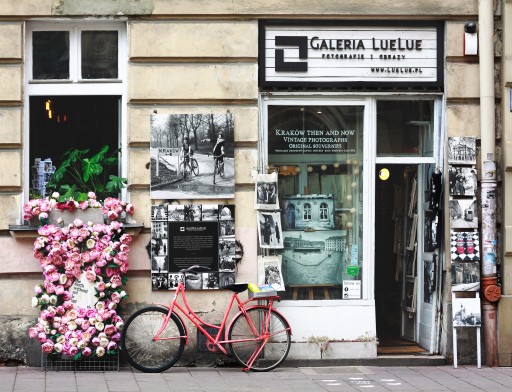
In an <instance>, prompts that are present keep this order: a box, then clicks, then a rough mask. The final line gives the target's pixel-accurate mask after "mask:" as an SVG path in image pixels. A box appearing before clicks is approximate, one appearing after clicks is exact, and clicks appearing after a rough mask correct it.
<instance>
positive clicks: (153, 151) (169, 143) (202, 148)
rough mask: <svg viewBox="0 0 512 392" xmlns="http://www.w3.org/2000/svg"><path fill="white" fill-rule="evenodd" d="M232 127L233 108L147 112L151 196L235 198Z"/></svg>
mask: <svg viewBox="0 0 512 392" xmlns="http://www.w3.org/2000/svg"><path fill="white" fill-rule="evenodd" d="M234 131H235V129H234V118H233V114H232V113H208V114H156V113H154V114H152V115H151V117H150V155H151V175H150V180H151V186H150V193H151V198H152V199H175V200H176V199H213V198H215V199H228V198H234V197H235V162H234ZM214 172H215V173H214Z"/></svg>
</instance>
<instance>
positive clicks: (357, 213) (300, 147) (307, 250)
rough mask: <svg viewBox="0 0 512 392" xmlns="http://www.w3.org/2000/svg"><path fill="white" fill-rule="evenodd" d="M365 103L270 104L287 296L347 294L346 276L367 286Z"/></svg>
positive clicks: (271, 149) (270, 144)
mask: <svg viewBox="0 0 512 392" xmlns="http://www.w3.org/2000/svg"><path fill="white" fill-rule="evenodd" d="M364 108H365V106H364V105H346V106H345V105H321V106H313V105H288V104H286V103H285V104H282V105H281V104H269V105H268V106H267V118H268V120H267V121H268V122H267V132H268V135H267V136H268V138H267V139H268V162H269V166H270V167H271V170H275V169H279V170H278V173H279V176H278V192H279V203H280V208H281V211H282V213H281V219H282V225H283V238H284V241H283V244H284V249H283V250H282V251H281V254H282V270H283V279H284V281H285V285H286V291H285V292H283V293H281V295H282V296H283V298H285V299H289V300H325V299H331V300H332V299H344V298H348V297H347V296H346V295H344V293H343V287H344V286H343V285H344V282H346V281H357V282H358V283H357V284H359V285H361V284H362V276H363V263H362V248H361V247H362V233H363V230H362V220H363V208H362V204H363V181H362V168H363V166H362V162H363V129H364ZM350 298H354V297H350ZM359 298H360V297H359Z"/></svg>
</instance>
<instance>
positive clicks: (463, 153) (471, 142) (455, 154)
mask: <svg viewBox="0 0 512 392" xmlns="http://www.w3.org/2000/svg"><path fill="white" fill-rule="evenodd" d="M448 163H453V164H467V165H474V164H476V138H474V137H468V136H459V137H449V138H448Z"/></svg>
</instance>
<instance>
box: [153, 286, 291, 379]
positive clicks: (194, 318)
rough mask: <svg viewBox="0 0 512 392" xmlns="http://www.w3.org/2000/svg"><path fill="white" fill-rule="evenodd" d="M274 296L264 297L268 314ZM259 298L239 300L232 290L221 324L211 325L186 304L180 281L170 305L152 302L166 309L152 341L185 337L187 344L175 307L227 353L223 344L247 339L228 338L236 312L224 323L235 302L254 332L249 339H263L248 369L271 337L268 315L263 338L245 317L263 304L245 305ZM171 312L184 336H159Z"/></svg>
mask: <svg viewBox="0 0 512 392" xmlns="http://www.w3.org/2000/svg"><path fill="white" fill-rule="evenodd" d="M180 295H181V298H182V301H183V306H182V305H180V304H179V303H178V302H177V300H178V297H179V296H180ZM276 298H279V297H276V296H271V297H267V298H264V299H265V300H267V301H268V305H265V306H264V307H268V312H269V314H270V312H271V311H272V310H273V311H274V312H277V311H276V310H275V309H273V302H274V299H276ZM259 299H261V298H258V299H248V300H247V301H241V300H240V298H239V297H238V294H237V293H236V292H233V294H232V295H231V299H230V301H229V303H228V305H227V307H226V310H225V314H224V318H223V319H222V323H221V325H220V326H218V325H213V324H210V323H207V322H205V321H204V320H203V319H201V317H199V316H198V315H197V314H196V313H195V312H194V311H193V310H192V309H191V308H190V306H189V305H188V302H187V298H186V294H185V285H184V283H183V282H180V283H179V284H178V288H177V289H176V293H175V294H174V297H173V299H172V301H171V303H170V305H165V304H162V303H158V302H154V304H155V305H159V306H163V307H164V308H166V309H168V312H167V315H166V317H165V318H164V320H163V323H162V326H161V327H160V329H159V330H158V331H157V332H156V334H155V336H154V337H153V340H154V341H158V340H172V339H182V338H185V344H186V345H188V328H187V326H186V324H185V323H184V322H183V320H182V319H181V317H180V315H179V314H178V313H177V312H176V311H175V310H176V309H177V310H179V311H180V312H181V313H182V314H183V315H184V316H185V317H186V318H188V319H189V320H190V321H191V322H192V323H193V324H194V325H195V326H196V327H197V328H198V329H199V330H200V331H201V333H203V335H204V336H205V337H206V338H207V340H208V341H209V342H210V343H212V344H213V345H214V346H215V347H216V348H218V349H219V350H220V351H221V352H222V353H223V354H228V351H227V350H226V349H225V348H224V345H225V344H229V343H238V342H243V341H247V339H239V340H228V331H229V327H230V325H231V322H233V320H235V319H236V317H237V316H238V313H237V314H235V315H234V316H233V317H232V319H231V322H230V324H229V325H226V324H227V321H228V317H229V314H230V312H231V309H232V308H233V304H234V303H236V304H237V307H238V309H239V313H243V314H244V315H245V317H246V319H247V321H248V324H249V325H250V328H251V331H252V332H253V334H254V338H253V339H251V341H253V342H254V341H258V340H263V341H264V342H263V344H262V345H261V347H260V348H259V349H258V350H257V351H255V352H254V353H253V354H252V355H251V358H250V360H249V363H248V366H247V368H248V369H250V367H251V365H252V363H253V362H254V360H255V359H256V358H257V357H258V355H259V354H260V353H261V351H262V350H263V348H264V347H265V345H266V343H267V342H268V340H269V339H270V338H271V335H270V334H269V333H268V331H269V322H270V321H269V320H270V318H269V317H268V318H266V320H265V325H264V329H265V331H266V332H265V333H264V337H263V338H261V337H260V336H261V334H260V333H259V332H258V331H257V328H256V326H255V325H254V324H253V322H252V320H251V319H250V318H249V317H247V310H248V309H251V308H253V307H261V306H263V305H254V306H249V307H246V305H247V304H248V303H249V302H251V301H255V300H259ZM173 312H174V313H175V314H176V315H177V316H178V318H179V319H180V321H181V323H182V324H183V326H184V328H185V336H174V337H160V335H161V334H162V332H163V331H164V329H165V327H166V326H167V323H168V322H169V319H170V318H171V314H172V313H173ZM278 313H279V312H278ZM283 318H284V317H283ZM203 326H206V327H210V328H213V329H215V330H216V331H217V333H216V334H215V336H212V335H211V334H210V333H209V332H208V331H207V330H206V329H204V328H203ZM288 328H289V327H288ZM223 330H224V340H221V335H222V333H221V332H222V331H223ZM290 333H291V328H290Z"/></svg>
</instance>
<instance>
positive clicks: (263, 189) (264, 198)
mask: <svg viewBox="0 0 512 392" xmlns="http://www.w3.org/2000/svg"><path fill="white" fill-rule="evenodd" d="M254 193H255V197H256V199H255V202H254V207H255V208H256V209H258V210H277V209H279V201H278V199H277V172H274V173H271V174H258V175H257V176H256V189H255V192H254Z"/></svg>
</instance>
